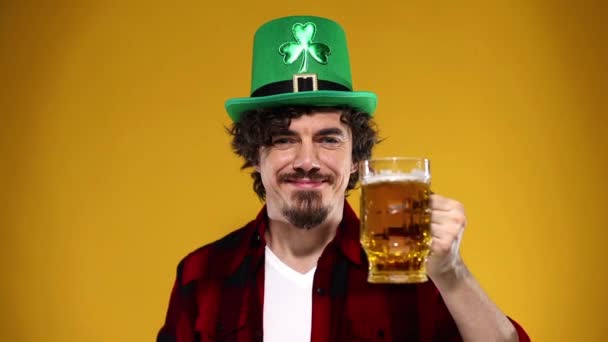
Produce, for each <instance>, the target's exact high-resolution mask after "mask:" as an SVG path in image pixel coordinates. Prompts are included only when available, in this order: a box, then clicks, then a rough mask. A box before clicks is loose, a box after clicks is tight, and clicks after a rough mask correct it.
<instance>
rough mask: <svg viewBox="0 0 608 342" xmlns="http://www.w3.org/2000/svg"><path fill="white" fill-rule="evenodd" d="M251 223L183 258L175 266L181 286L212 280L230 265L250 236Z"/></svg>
mask: <svg viewBox="0 0 608 342" xmlns="http://www.w3.org/2000/svg"><path fill="white" fill-rule="evenodd" d="M252 224H253V221H252V222H250V223H248V224H247V225H245V226H243V227H241V228H239V229H237V230H235V231H232V232H230V233H229V234H227V235H225V236H223V237H222V238H220V239H218V240H216V241H213V242H211V243H208V244H206V245H203V246H201V247H199V248H197V249H195V250H194V251H192V252H190V253H188V254H187V255H186V256H185V257H183V258H182V259H181V260H180V262H179V264H178V266H177V277H178V281H179V283H180V284H181V285H187V284H189V283H191V282H193V281H200V280H203V279H207V278H212V277H215V276H217V275H219V273H220V272H221V270H223V269H225V267H227V265H230V264H232V262H233V260H234V259H235V258H237V257H238V256H239V254H240V253H235V252H237V251H239V249H242V247H241V246H242V245H243V242H244V241H245V240H246V239H247V238H248V236H249V235H250V233H251V231H252V229H253V227H252Z"/></svg>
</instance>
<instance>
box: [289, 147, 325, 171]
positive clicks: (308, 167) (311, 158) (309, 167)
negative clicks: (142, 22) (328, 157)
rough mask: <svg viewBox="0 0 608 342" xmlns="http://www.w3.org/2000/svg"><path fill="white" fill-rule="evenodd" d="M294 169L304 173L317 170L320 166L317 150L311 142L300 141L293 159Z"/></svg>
mask: <svg viewBox="0 0 608 342" xmlns="http://www.w3.org/2000/svg"><path fill="white" fill-rule="evenodd" d="M293 168H294V170H298V169H300V170H302V171H304V172H306V173H308V172H310V171H317V170H319V169H320V168H321V165H320V163H319V157H318V155H317V151H316V149H315V147H314V144H313V143H312V142H302V143H301V144H300V146H299V148H298V150H297V152H296V156H295V158H294V161H293Z"/></svg>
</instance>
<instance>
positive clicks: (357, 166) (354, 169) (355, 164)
mask: <svg viewBox="0 0 608 342" xmlns="http://www.w3.org/2000/svg"><path fill="white" fill-rule="evenodd" d="M358 169H359V162H356V163H353V164H352V165H351V166H350V173H355V172H357V170H358Z"/></svg>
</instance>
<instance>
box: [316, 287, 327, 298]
mask: <svg viewBox="0 0 608 342" xmlns="http://www.w3.org/2000/svg"><path fill="white" fill-rule="evenodd" d="M317 294H318V295H319V296H323V295H325V289H324V288H322V287H317Z"/></svg>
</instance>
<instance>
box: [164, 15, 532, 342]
mask: <svg viewBox="0 0 608 342" xmlns="http://www.w3.org/2000/svg"><path fill="white" fill-rule="evenodd" d="M251 88H252V89H251V90H252V94H251V96H250V97H247V98H237V99H231V100H229V101H227V103H226V109H227V111H228V114H229V115H230V117H231V118H232V119H233V121H234V125H233V127H232V129H231V130H230V134H231V135H232V137H233V142H232V147H233V149H234V151H235V152H236V153H237V154H238V155H240V156H242V157H243V158H244V160H245V163H244V166H243V167H244V168H247V167H251V168H253V173H252V176H253V180H254V184H253V187H254V191H255V192H256V193H257V195H258V196H259V197H260V198H261V199H263V200H265V205H264V207H263V208H262V209H261V211H260V212H259V214H258V216H257V218H256V219H255V220H253V221H251V222H250V223H248V224H247V225H246V226H244V227H243V228H241V229H239V230H236V231H235V232H233V233H231V234H229V235H228V236H226V237H224V238H222V239H220V240H218V241H216V242H214V243H211V244H209V245H206V246H204V247H202V248H200V249H198V250H196V251H194V252H192V253H190V254H189V255H188V256H187V257H185V258H184V259H183V260H182V261H181V262H180V264H179V266H178V270H177V279H176V281H175V285H174V288H173V291H172V294H171V299H170V303H169V309H168V312H167V317H166V321H165V323H164V325H163V327H162V328H161V330H160V331H159V334H158V341H161V342H167V341H177V342H190V341H254V340H255V341H260V340H265V341H461V340H464V341H484V342H485V341H518V340H519V341H528V340H529V338H528V336H527V335H526V333H525V332H524V330H523V329H522V328H521V327H520V326H519V325H518V324H517V323H515V322H514V321H512V320H511V319H509V318H508V317H507V316H505V315H504V314H503V313H502V312H501V311H500V310H499V309H498V308H497V307H496V305H494V304H493V303H492V302H491V300H490V299H489V298H488V296H487V295H486V294H485V293H484V292H483V291H482V290H481V288H480V286H479V284H478V283H477V282H476V281H475V279H474V278H473V276H472V275H471V273H470V272H469V271H468V270H467V267H466V266H465V265H464V263H463V261H462V259H461V257H460V253H459V244H460V240H461V238H462V235H463V230H464V227H465V225H466V217H465V214H464V209H463V207H462V205H461V204H460V203H458V202H457V201H455V200H452V199H448V198H445V197H442V196H440V195H432V197H431V209H432V237H433V238H432V243H431V255H430V257H429V258H428V260H427V273H428V276H429V278H430V279H431V281H428V282H425V283H421V284H403V285H394V284H392V285H391V284H372V283H369V282H367V267H368V261H367V258H366V255H365V253H364V252H363V249H362V247H361V245H360V243H359V220H358V218H357V217H356V215H355V214H354V212H353V210H352V209H351V208H350V206H349V205H348V203H347V202H346V201H345V196H346V194H347V191H348V190H350V189H353V188H354V186H355V184H356V182H357V177H358V172H357V169H358V163H359V162H360V161H362V160H364V159H366V158H368V157H370V156H371V150H372V147H373V146H374V144H375V143H376V141H377V136H376V130H375V128H374V124H373V121H372V119H371V115H372V114H373V112H374V110H375V107H376V96H375V94H373V93H370V92H362V91H353V90H352V82H351V77H350V64H349V60H348V52H347V47H346V39H345V35H344V32H343V30H342V28H341V27H340V26H339V25H338V24H337V23H335V22H333V21H331V20H328V19H324V18H319V17H302V16H301V17H287V18H279V19H276V20H273V21H270V22H268V23H266V24H265V25H263V26H262V27H260V28H259V29H258V31H257V32H256V35H255V41H254V55H253V74H252V87H251Z"/></svg>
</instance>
